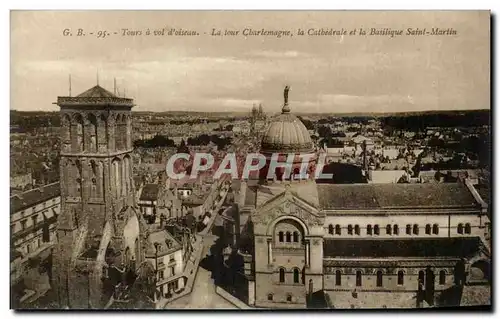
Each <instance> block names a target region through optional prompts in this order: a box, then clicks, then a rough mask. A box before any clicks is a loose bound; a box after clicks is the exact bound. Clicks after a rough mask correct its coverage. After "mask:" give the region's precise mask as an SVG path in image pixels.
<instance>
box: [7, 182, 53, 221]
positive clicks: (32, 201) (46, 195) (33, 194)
mask: <svg viewBox="0 0 500 319" xmlns="http://www.w3.org/2000/svg"><path fill="white" fill-rule="evenodd" d="M60 195H61V186H60V184H59V182H55V183H52V184H48V185H45V186H42V187H40V188H36V189H32V190H30V191H27V192H24V193H21V194H16V195H14V196H11V197H10V213H11V214H13V213H15V212H18V211H20V210H23V209H26V208H28V207H31V206H33V205H36V204H39V203H42V202H45V201H48V200H50V199H52V198H55V197H58V196H60Z"/></svg>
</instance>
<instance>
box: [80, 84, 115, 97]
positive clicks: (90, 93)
mask: <svg viewBox="0 0 500 319" xmlns="http://www.w3.org/2000/svg"><path fill="white" fill-rule="evenodd" d="M76 97H117V96H116V95H114V94H113V93H111V92H109V91H108V90H106V89H104V88H103V87H101V86H99V85H96V86H94V87H92V88H90V89H88V90H87V91H85V92H83V93H81V94H79V95H77V96H76Z"/></svg>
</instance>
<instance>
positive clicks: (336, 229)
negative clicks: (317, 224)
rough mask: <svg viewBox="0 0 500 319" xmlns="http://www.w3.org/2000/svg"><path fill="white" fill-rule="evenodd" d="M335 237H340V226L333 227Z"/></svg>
mask: <svg viewBox="0 0 500 319" xmlns="http://www.w3.org/2000/svg"><path fill="white" fill-rule="evenodd" d="M335 235H341V230H340V225H339V224H337V225H335Z"/></svg>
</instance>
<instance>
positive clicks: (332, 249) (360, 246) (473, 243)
mask: <svg viewBox="0 0 500 319" xmlns="http://www.w3.org/2000/svg"><path fill="white" fill-rule="evenodd" d="M480 246H481V240H480V239H479V237H463V238H422V239H420V238H419V239H391V240H387V239H325V240H324V241H323V255H324V257H325V258H335V257H341V258H342V257H343V258H350V257H352V258H362V257H369V258H384V257H448V258H466V257H470V256H472V255H474V254H475V253H476V252H477V251H479V249H480Z"/></svg>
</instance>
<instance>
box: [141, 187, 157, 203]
mask: <svg viewBox="0 0 500 319" xmlns="http://www.w3.org/2000/svg"><path fill="white" fill-rule="evenodd" d="M159 191H160V185H158V184H146V185H144V187H143V188H142V191H141V196H140V197H139V200H145V201H155V200H157V199H158V192H159Z"/></svg>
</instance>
